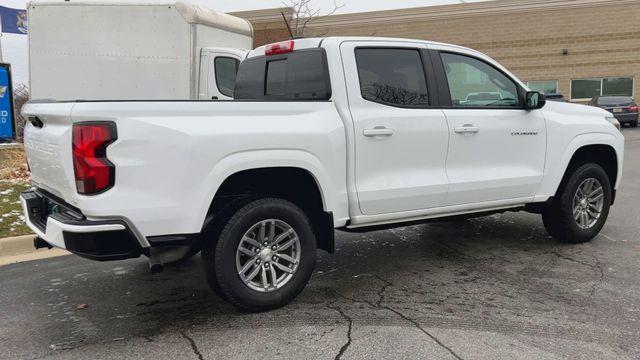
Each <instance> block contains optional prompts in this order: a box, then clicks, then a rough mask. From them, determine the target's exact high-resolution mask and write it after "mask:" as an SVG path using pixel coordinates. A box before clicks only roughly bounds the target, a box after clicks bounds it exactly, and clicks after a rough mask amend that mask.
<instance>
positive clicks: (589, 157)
mask: <svg viewBox="0 0 640 360" xmlns="http://www.w3.org/2000/svg"><path fill="white" fill-rule="evenodd" d="M622 156H623V148H622V146H621V145H620V143H619V142H618V141H617V139H616V138H615V137H614V136H613V135H611V134H607V133H590V134H583V135H579V136H577V137H575V138H574V139H573V140H572V141H571V142H570V143H569V145H568V146H567V147H566V150H565V153H564V154H563V156H562V158H561V161H559V162H558V169H557V171H555V173H554V174H553V185H554V186H553V187H550V188H549V190H551V191H549V195H551V196H555V194H556V193H557V191H558V190H559V189H561V188H562V185H563V183H564V182H566V180H567V178H568V176H569V175H570V174H571V171H572V170H573V169H575V168H576V167H577V166H579V165H581V164H584V163H585V162H595V163H597V164H599V165H600V166H602V167H603V169H604V170H605V172H606V173H607V175H608V177H609V179H610V183H611V190H612V192H615V189H617V187H618V185H619V183H620V177H621V173H622ZM543 186H544V185H543Z"/></svg>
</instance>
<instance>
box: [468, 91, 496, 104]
mask: <svg viewBox="0 0 640 360" xmlns="http://www.w3.org/2000/svg"><path fill="white" fill-rule="evenodd" d="M499 100H502V95H501V94H500V93H499V92H474V93H470V94H468V95H467V96H466V97H465V99H464V100H463V101H460V104H466V105H471V104H474V105H481V106H485V105H487V104H490V103H492V102H495V101H499Z"/></svg>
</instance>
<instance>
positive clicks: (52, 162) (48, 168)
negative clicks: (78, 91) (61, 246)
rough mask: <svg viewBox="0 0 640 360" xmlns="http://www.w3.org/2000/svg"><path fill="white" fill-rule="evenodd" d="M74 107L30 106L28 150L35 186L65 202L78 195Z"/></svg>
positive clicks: (26, 110) (25, 111) (27, 107)
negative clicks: (74, 167) (74, 168)
mask: <svg viewBox="0 0 640 360" xmlns="http://www.w3.org/2000/svg"><path fill="white" fill-rule="evenodd" d="M73 105H74V103H44V102H43V103H27V104H26V105H25V106H24V107H23V108H22V114H23V115H24V116H25V117H26V118H27V119H29V121H28V122H27V124H26V125H25V128H24V147H25V151H26V153H27V159H28V161H29V167H30V169H31V180H32V182H33V185H34V186H36V187H39V188H41V189H44V190H47V191H49V192H50V193H52V194H53V195H56V196H58V197H60V198H62V199H64V200H65V201H69V200H70V199H71V197H72V196H73V195H74V194H75V192H76V191H75V178H74V174H73V158H72V148H71V131H72V126H71V125H72V121H71V116H70V115H71V109H72V108H73Z"/></svg>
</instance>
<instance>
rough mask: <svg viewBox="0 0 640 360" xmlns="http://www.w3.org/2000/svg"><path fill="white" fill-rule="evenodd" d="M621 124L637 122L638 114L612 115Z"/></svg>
mask: <svg viewBox="0 0 640 360" xmlns="http://www.w3.org/2000/svg"><path fill="white" fill-rule="evenodd" d="M613 117H615V118H616V119H617V120H618V121H619V122H620V123H621V124H626V123H632V122H636V121H638V113H626V114H619V113H618V114H613Z"/></svg>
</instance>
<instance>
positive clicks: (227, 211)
mask: <svg viewBox="0 0 640 360" xmlns="http://www.w3.org/2000/svg"><path fill="white" fill-rule="evenodd" d="M255 199H256V197H255V196H241V197H238V198H236V199H234V200H232V201H229V202H228V203H226V204H225V205H224V206H223V207H222V209H220V210H218V211H216V213H215V215H214V220H213V222H211V223H210V224H209V225H208V226H207V227H206V229H204V231H203V234H204V235H203V240H202V241H203V243H201V244H200V248H201V252H200V256H201V258H202V261H203V264H204V270H205V277H206V279H207V283H208V284H209V287H210V288H211V290H213V292H214V293H216V295H218V296H220V297H221V298H222V299H224V300H226V301H229V299H227V296H226V295H225V294H224V293H223V292H222V290H221V289H220V284H218V279H217V277H216V275H215V267H211V266H207V259H206V257H207V256H206V254H212V253H213V252H215V250H216V244H217V241H218V239H219V238H220V234H221V233H222V230H223V229H224V227H225V225H226V224H227V222H228V221H229V219H230V218H231V217H232V216H233V215H234V214H235V213H236V212H237V211H238V210H239V209H240V208H242V207H243V206H245V205H246V204H248V203H250V202H251V201H253V200H255Z"/></svg>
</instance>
